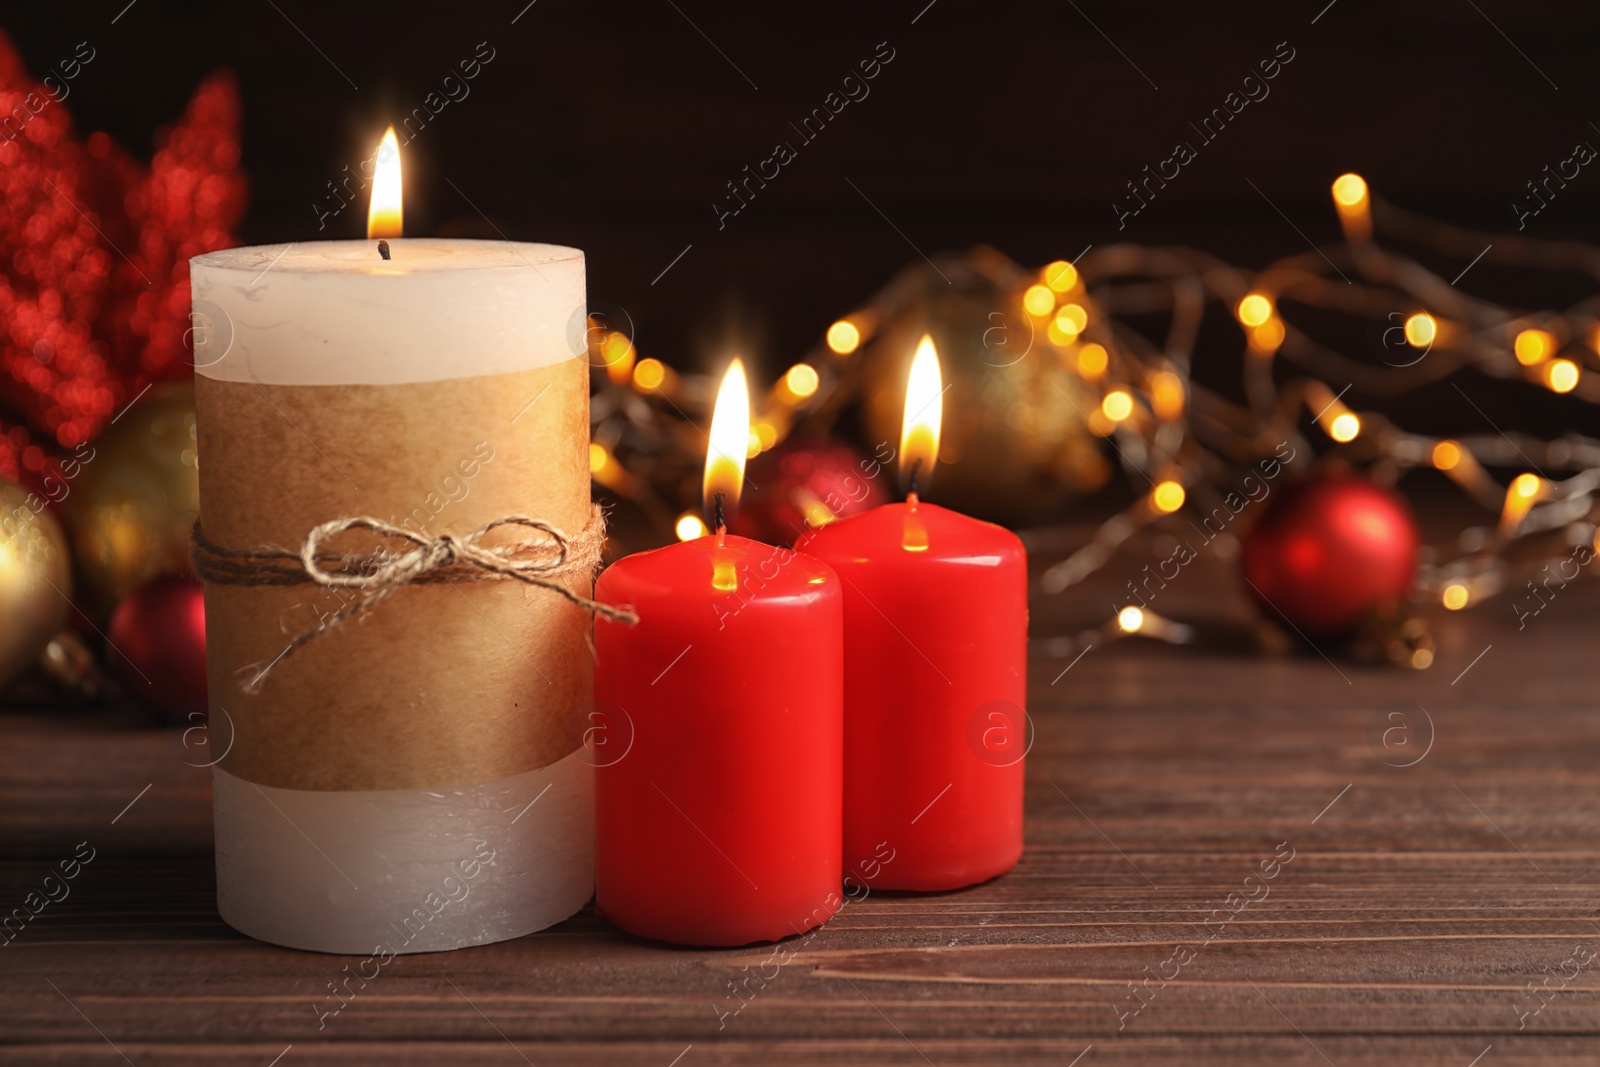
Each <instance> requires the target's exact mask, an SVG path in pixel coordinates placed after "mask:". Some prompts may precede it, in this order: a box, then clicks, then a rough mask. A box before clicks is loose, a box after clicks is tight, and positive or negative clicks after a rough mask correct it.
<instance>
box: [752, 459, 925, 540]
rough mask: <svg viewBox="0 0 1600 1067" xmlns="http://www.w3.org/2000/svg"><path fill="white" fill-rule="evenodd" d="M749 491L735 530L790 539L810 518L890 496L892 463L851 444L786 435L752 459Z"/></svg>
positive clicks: (851, 510)
mask: <svg viewBox="0 0 1600 1067" xmlns="http://www.w3.org/2000/svg"><path fill="white" fill-rule="evenodd" d="M747 473H748V475H749V477H748V479H747V481H748V485H749V488H748V491H747V492H746V494H745V497H744V499H743V500H742V501H741V502H740V506H739V514H738V516H737V518H736V519H735V520H734V527H735V530H734V532H735V533H739V534H743V535H745V536H747V537H753V538H755V539H756V540H758V541H765V542H767V543H768V544H771V545H790V544H793V543H794V542H795V539H796V538H798V537H799V536H800V535H801V534H803V533H805V532H806V529H807V526H808V524H809V525H811V526H817V525H821V522H823V521H831V519H832V518H842V517H844V516H846V515H855V514H857V513H858V512H862V511H867V510H869V509H871V508H874V507H877V506H878V505H879V504H882V503H884V502H885V501H886V500H887V499H888V490H887V489H886V488H885V484H884V483H885V482H887V481H888V480H890V479H892V478H894V477H895V472H894V468H893V467H892V466H888V467H886V466H884V465H883V464H881V463H878V462H876V461H874V460H870V459H867V458H866V457H864V456H862V455H861V453H859V452H857V451H856V450H855V449H854V448H852V447H850V446H849V445H846V444H841V443H839V442H837V441H829V440H825V439H819V438H815V437H800V438H790V439H789V440H787V441H785V442H784V443H783V444H781V445H779V446H778V447H776V448H774V449H773V450H772V451H770V452H763V453H762V454H761V455H759V456H757V457H756V458H755V459H754V460H752V461H751V463H750V466H749V469H748V471H747Z"/></svg>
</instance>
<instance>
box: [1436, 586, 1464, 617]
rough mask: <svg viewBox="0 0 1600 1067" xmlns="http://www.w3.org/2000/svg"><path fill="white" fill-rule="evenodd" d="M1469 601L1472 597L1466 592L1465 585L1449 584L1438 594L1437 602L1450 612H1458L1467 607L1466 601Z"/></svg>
mask: <svg viewBox="0 0 1600 1067" xmlns="http://www.w3.org/2000/svg"><path fill="white" fill-rule="evenodd" d="M1471 599H1472V597H1471V595H1470V594H1469V593H1468V592H1467V587H1466V584H1465V583H1463V582H1451V583H1450V584H1449V585H1447V586H1445V587H1444V590H1443V591H1442V592H1441V593H1440V594H1439V600H1440V601H1441V602H1442V603H1443V604H1444V606H1445V607H1447V608H1449V609H1450V610H1451V611H1460V610H1461V609H1462V608H1464V607H1466V606H1467V601H1468V600H1471Z"/></svg>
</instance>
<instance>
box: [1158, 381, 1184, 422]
mask: <svg viewBox="0 0 1600 1067" xmlns="http://www.w3.org/2000/svg"><path fill="white" fill-rule="evenodd" d="M1150 407H1151V408H1152V409H1154V410H1155V413H1156V417H1157V418H1159V419H1167V420H1168V421H1171V420H1173V419H1176V418H1177V417H1178V416H1180V415H1182V414H1183V379H1182V378H1180V377H1178V376H1177V375H1176V374H1174V373H1173V372H1172V371H1169V370H1164V371H1159V372H1157V373H1156V374H1155V375H1154V376H1153V377H1152V378H1151V379H1150Z"/></svg>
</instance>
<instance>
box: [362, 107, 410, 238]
mask: <svg viewBox="0 0 1600 1067" xmlns="http://www.w3.org/2000/svg"><path fill="white" fill-rule="evenodd" d="M401 204H402V200H401V196H400V139H399V138H398V137H396V136H395V135H394V127H393V126H390V127H389V128H388V129H387V130H385V131H383V140H382V141H380V142H379V143H378V152H377V162H376V163H375V164H374V166H373V171H372V199H371V200H369V201H368V202H367V237H368V239H376V238H379V237H399V236H400V235H401V233H402V231H403V230H404V229H405V226H404V220H403V216H404V212H403V210H402V207H401Z"/></svg>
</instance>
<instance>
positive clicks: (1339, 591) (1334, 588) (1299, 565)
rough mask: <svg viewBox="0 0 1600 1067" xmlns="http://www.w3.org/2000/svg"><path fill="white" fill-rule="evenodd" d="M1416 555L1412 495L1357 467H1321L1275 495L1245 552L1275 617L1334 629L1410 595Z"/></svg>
mask: <svg viewBox="0 0 1600 1067" xmlns="http://www.w3.org/2000/svg"><path fill="white" fill-rule="evenodd" d="M1416 555H1417V527H1416V523H1415V522H1413V521H1412V518H1411V512H1410V511H1409V509H1407V507H1406V505H1405V501H1403V500H1401V499H1400V497H1398V496H1397V495H1395V494H1394V493H1393V492H1390V491H1389V490H1387V489H1382V488H1380V487H1378V486H1376V485H1374V484H1372V483H1371V482H1370V481H1367V480H1366V479H1365V478H1362V477H1359V476H1357V475H1350V474H1321V475H1316V476H1313V477H1311V478H1309V479H1307V480H1306V481H1303V482H1300V483H1298V484H1295V485H1291V486H1289V487H1287V488H1285V489H1283V490H1282V491H1281V492H1280V493H1279V495H1277V496H1276V497H1275V498H1273V499H1271V500H1270V501H1268V503H1267V507H1266V511H1265V512H1264V513H1263V514H1262V516H1261V518H1260V520H1259V521H1258V522H1257V523H1256V525H1255V526H1254V527H1253V528H1252V529H1251V530H1250V532H1249V533H1248V534H1246V535H1245V537H1244V543H1243V551H1242V553H1241V556H1240V559H1241V563H1242V565H1243V568H1244V576H1245V579H1246V580H1247V581H1248V582H1249V583H1250V585H1251V586H1252V587H1253V588H1252V593H1253V594H1254V596H1255V597H1256V599H1257V600H1258V601H1260V602H1261V604H1262V608H1263V610H1264V611H1265V612H1266V614H1267V616H1268V617H1269V618H1272V619H1274V620H1277V619H1279V618H1280V616H1281V617H1282V618H1287V619H1288V620H1289V622H1290V623H1291V624H1292V625H1293V626H1294V627H1295V628H1297V629H1299V630H1300V631H1301V632H1302V633H1304V634H1305V635H1307V636H1318V637H1331V636H1337V635H1341V634H1346V633H1349V632H1350V631H1351V630H1353V629H1355V627H1356V625H1357V624H1358V623H1360V622H1361V619H1362V617H1363V616H1364V615H1366V614H1367V613H1368V612H1369V611H1372V610H1373V609H1375V608H1379V607H1382V606H1384V605H1386V604H1392V603H1394V602H1395V601H1397V600H1399V599H1400V598H1402V597H1404V596H1405V594H1406V591H1407V590H1408V589H1409V588H1410V586H1411V579H1412V575H1413V572H1414V571H1415V569H1416Z"/></svg>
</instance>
